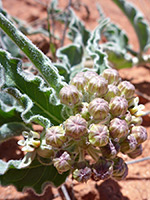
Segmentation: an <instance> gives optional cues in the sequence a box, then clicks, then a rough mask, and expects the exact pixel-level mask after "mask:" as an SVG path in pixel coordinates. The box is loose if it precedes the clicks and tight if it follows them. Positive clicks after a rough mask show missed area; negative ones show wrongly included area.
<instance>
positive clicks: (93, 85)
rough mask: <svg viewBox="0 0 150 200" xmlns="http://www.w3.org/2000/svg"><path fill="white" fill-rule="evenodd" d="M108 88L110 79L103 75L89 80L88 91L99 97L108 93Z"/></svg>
mask: <svg viewBox="0 0 150 200" xmlns="http://www.w3.org/2000/svg"><path fill="white" fill-rule="evenodd" d="M107 90H108V81H106V79H105V78H103V77H102V76H95V77H92V78H91V79H90V80H89V83H88V88H87V91H88V92H89V93H90V94H95V95H96V96H97V97H101V96H103V95H104V94H106V92H107Z"/></svg>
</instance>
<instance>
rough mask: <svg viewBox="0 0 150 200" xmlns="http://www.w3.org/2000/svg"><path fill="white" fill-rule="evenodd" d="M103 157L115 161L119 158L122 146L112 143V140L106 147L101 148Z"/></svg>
mask: <svg viewBox="0 0 150 200" xmlns="http://www.w3.org/2000/svg"><path fill="white" fill-rule="evenodd" d="M100 150H101V153H102V156H103V157H105V158H108V159H113V158H115V157H116V156H117V154H118V153H119V151H120V145H119V143H117V142H112V141H111V140H110V141H109V143H108V144H107V145H106V146H104V147H100Z"/></svg>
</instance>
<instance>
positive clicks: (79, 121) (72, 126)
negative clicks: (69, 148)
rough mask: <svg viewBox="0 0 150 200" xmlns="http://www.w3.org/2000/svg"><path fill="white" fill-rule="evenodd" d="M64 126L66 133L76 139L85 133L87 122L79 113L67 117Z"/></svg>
mask: <svg viewBox="0 0 150 200" xmlns="http://www.w3.org/2000/svg"><path fill="white" fill-rule="evenodd" d="M64 126H65V132H66V135H68V136H70V137H72V138H74V139H77V140H78V139H80V137H81V136H83V135H84V134H86V133H87V122H86V120H85V119H83V118H82V117H81V115H79V114H77V115H75V116H71V117H69V118H68V119H67V120H66V122H65V123H64Z"/></svg>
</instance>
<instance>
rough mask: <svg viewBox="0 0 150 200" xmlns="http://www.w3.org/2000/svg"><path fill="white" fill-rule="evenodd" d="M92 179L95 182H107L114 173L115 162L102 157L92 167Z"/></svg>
mask: <svg viewBox="0 0 150 200" xmlns="http://www.w3.org/2000/svg"><path fill="white" fill-rule="evenodd" d="M92 171H93V173H92V178H93V180H95V181H99V180H106V179H108V178H110V177H111V175H112V173H113V161H111V160H106V159H105V158H103V157H100V158H99V160H98V161H97V162H96V163H95V164H94V165H93V167H92Z"/></svg>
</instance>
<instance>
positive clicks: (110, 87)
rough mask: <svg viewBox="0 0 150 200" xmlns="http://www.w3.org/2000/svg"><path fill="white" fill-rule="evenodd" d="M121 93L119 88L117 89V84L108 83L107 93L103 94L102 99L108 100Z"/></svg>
mask: <svg viewBox="0 0 150 200" xmlns="http://www.w3.org/2000/svg"><path fill="white" fill-rule="evenodd" d="M120 95H121V92H120V90H119V89H118V87H117V86H115V85H113V84H111V85H108V91H107V93H106V94H105V96H104V99H105V100H106V101H108V102H110V100H111V99H112V98H114V97H115V96H120Z"/></svg>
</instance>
